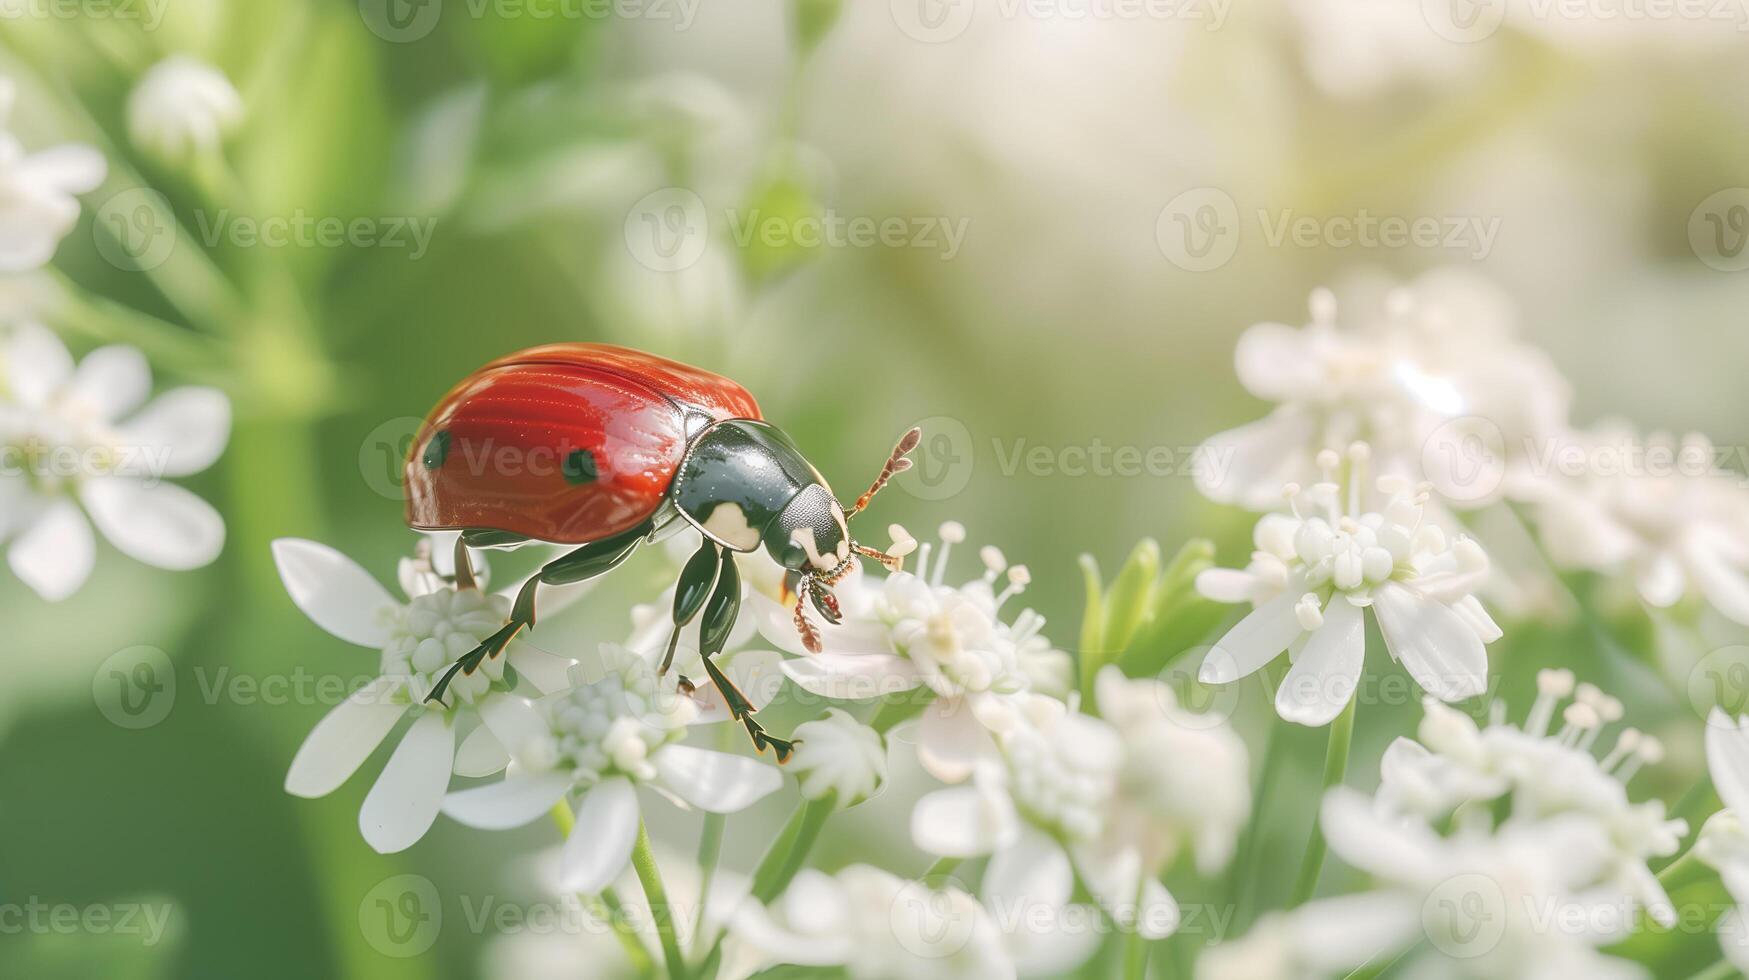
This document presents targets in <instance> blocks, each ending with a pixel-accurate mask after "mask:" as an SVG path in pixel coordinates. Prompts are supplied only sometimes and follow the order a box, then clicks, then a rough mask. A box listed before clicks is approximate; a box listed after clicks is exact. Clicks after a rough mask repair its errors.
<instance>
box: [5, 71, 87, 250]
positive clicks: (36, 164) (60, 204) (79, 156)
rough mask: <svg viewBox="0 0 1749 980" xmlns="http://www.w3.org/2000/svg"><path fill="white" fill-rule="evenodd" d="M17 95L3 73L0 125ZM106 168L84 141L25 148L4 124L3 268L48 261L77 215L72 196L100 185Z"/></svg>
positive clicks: (75, 202)
mask: <svg viewBox="0 0 1749 980" xmlns="http://www.w3.org/2000/svg"><path fill="white" fill-rule="evenodd" d="M16 96H17V89H16V87H15V86H14V84H13V82H12V80H11V79H5V78H0V127H3V126H4V125H5V123H6V121H7V119H8V118H9V117H10V116H11V115H12V107H13V101H14V99H15V98H16ZM108 169H109V166H108V164H107V163H106V162H105V161H104V159H103V155H102V154H101V153H99V152H97V150H95V149H93V148H91V147H89V146H86V145H84V144H82V143H66V144H63V145H61V146H52V147H49V148H48V149H46V150H38V151H37V152H35V153H26V152H25V150H24V146H23V145H22V144H21V143H19V141H18V138H17V137H16V136H14V135H13V134H12V133H11V132H10V131H9V130H5V129H3V128H0V272H26V271H29V270H31V269H36V268H40V267H42V266H44V265H47V264H48V262H49V260H50V259H52V258H54V257H55V249H56V248H57V247H58V246H59V245H60V244H61V239H63V238H65V237H67V233H68V232H70V231H72V230H73V226H74V224H75V223H77V222H78V220H79V200H78V198H77V197H75V196H74V195H77V194H86V193H89V192H91V191H94V190H96V189H97V188H98V186H99V185H101V184H102V183H103V178H104V175H105V174H106V173H107V172H108Z"/></svg>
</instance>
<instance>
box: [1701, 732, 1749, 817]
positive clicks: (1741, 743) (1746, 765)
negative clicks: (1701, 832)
mask: <svg viewBox="0 0 1749 980" xmlns="http://www.w3.org/2000/svg"><path fill="white" fill-rule="evenodd" d="M1706 767H1707V772H1708V773H1710V774H1711V775H1712V777H1713V788H1714V789H1716V790H1717V791H1718V794H1719V799H1720V800H1721V801H1723V802H1724V804H1725V808H1726V809H1728V810H1731V811H1732V812H1734V813H1739V814H1744V815H1745V816H1746V817H1749V728H1746V727H1745V726H1744V725H1743V723H1742V719H1736V720H1733V719H1732V718H1731V716H1730V715H1728V714H1726V713H1725V712H1724V711H1723V710H1721V709H1719V708H1714V709H1713V710H1712V712H1711V713H1710V714H1708V715H1707V720H1706Z"/></svg>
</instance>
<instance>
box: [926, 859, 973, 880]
mask: <svg viewBox="0 0 1749 980" xmlns="http://www.w3.org/2000/svg"><path fill="white" fill-rule="evenodd" d="M962 860H964V859H963V858H954V857H944V858H936V859H935V863H934V864H931V865H930V866H929V867H928V868H926V869H924V871H923V879H922V880H924V881H929V880H931V879H934V878H945V877H947V876H948V875H950V874H953V869H955V868H957V867H959V866H960V862H961V861H962Z"/></svg>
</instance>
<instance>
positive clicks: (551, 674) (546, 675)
mask: <svg viewBox="0 0 1749 980" xmlns="http://www.w3.org/2000/svg"><path fill="white" fill-rule="evenodd" d="M546 613H547V608H546V607H545V606H542V607H541V614H542V615H545V614H546ZM506 656H507V658H508V662H509V664H510V666H512V667H514V668H516V672H517V673H518V674H521V675H522V677H523V679H524V680H527V681H528V682H529V683H530V684H532V685H534V689H535V690H537V691H539V692H540V693H542V694H556V693H558V692H560V691H563V690H566V689H567V688H569V687H570V686H571V668H572V667H575V666H576V665H577V661H575V660H572V659H571V658H569V657H561V656H559V655H558V654H556V653H552V652H550V651H547V650H542V649H541V648H540V647H537V646H535V645H534V644H532V643H529V642H527V641H526V640H524V639H522V638H521V637H520V636H519V637H518V638H517V639H516V640H514V641H513V642H511V644H510V649H509V650H508V651H507V652H506Z"/></svg>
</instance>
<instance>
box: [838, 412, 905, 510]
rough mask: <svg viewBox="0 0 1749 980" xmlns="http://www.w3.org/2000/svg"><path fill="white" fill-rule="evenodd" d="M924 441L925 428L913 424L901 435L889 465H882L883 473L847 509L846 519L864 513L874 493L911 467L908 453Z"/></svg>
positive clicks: (888, 461) (889, 458)
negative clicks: (909, 429)
mask: <svg viewBox="0 0 1749 980" xmlns="http://www.w3.org/2000/svg"><path fill="white" fill-rule="evenodd" d="M922 441H923V430H922V429H919V428H917V427H916V426H912V427H911V431H909V432H907V433H905V434H904V435H903V436H900V437H899V444H898V445H896V446H894V447H893V453H892V455H890V456H888V457H887V465H885V466H883V467H881V475H880V476H877V477H875V481H874V482H873V483H871V484H869V487H868V490H867V491H866V492H864V493H863V495H862V496H860V497H858V498H856V503H854V504H851V505H850V506H849V507H848V508H846V509H845V512H844V519H845V520H849V519H851V518H852V517H855V516H856V515H858V514H860V513H862V512H863V510H864V509H865V508H866V507H868V502H869V501H871V500H873V499H874V495H875V494H877V493H880V492H881V488H882V487H885V486H886V485H887V481H889V480H891V479H892V478H893V477H895V476H898V475H899V474H900V473H903V472H905V471H906V470H908V469H910V468H911V461H910V460H909V459H907V458H906V454H907V453H909V452H910V451H911V450H913V449H916V448H917V444H918V443H920V442H922Z"/></svg>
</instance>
